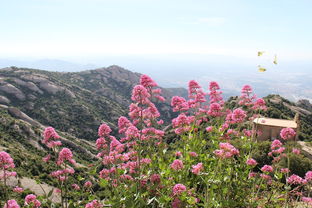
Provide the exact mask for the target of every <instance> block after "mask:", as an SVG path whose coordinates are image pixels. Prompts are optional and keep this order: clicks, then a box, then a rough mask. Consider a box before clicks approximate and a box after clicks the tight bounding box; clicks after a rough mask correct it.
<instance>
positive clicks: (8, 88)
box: [0, 82, 26, 101]
mask: <svg viewBox="0 0 312 208" xmlns="http://www.w3.org/2000/svg"><path fill="white" fill-rule="evenodd" d="M0 91H2V92H4V93H7V94H11V95H13V96H15V97H16V98H17V99H19V100H22V101H23V100H25V98H26V97H25V95H24V93H23V92H22V91H21V90H19V89H18V88H16V87H15V86H14V85H12V84H9V83H6V82H3V83H2V85H1V86H0Z"/></svg>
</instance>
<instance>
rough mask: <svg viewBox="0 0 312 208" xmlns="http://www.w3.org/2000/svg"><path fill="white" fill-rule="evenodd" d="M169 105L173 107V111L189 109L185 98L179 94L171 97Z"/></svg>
mask: <svg viewBox="0 0 312 208" xmlns="http://www.w3.org/2000/svg"><path fill="white" fill-rule="evenodd" d="M171 106H172V107H173V112H177V111H187V110H188V109H189V105H188V103H187V102H186V100H185V99H184V98H183V97H179V96H174V97H172V99H171Z"/></svg>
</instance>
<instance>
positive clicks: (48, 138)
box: [42, 127, 62, 148]
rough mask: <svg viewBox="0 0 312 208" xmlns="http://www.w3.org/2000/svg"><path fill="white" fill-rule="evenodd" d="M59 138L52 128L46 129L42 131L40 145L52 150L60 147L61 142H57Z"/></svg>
mask: <svg viewBox="0 0 312 208" xmlns="http://www.w3.org/2000/svg"><path fill="white" fill-rule="evenodd" d="M59 138H60V136H59V135H58V134H57V133H56V131H55V130H54V128H52V127H47V128H45V129H44V132H43V140H42V143H43V144H45V145H47V147H49V148H53V147H55V146H61V145H62V142H61V141H59V140H57V139H59Z"/></svg>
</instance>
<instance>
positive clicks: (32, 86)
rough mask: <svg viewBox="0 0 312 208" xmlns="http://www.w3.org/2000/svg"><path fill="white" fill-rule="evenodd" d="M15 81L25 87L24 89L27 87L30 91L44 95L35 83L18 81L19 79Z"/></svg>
mask: <svg viewBox="0 0 312 208" xmlns="http://www.w3.org/2000/svg"><path fill="white" fill-rule="evenodd" d="M13 81H14V82H15V83H16V84H18V85H20V86H23V87H26V88H28V89H30V90H31V91H34V92H37V93H40V94H42V93H43V92H42V91H41V90H40V89H39V88H38V87H37V85H35V84H34V83H33V82H25V81H23V80H20V79H17V78H14V79H13Z"/></svg>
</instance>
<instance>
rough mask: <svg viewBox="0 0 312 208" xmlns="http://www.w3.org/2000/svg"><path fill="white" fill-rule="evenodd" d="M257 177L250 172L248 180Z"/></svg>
mask: <svg viewBox="0 0 312 208" xmlns="http://www.w3.org/2000/svg"><path fill="white" fill-rule="evenodd" d="M256 176H257V173H255V172H250V173H249V174H248V178H249V179H250V178H255V177H256Z"/></svg>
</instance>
